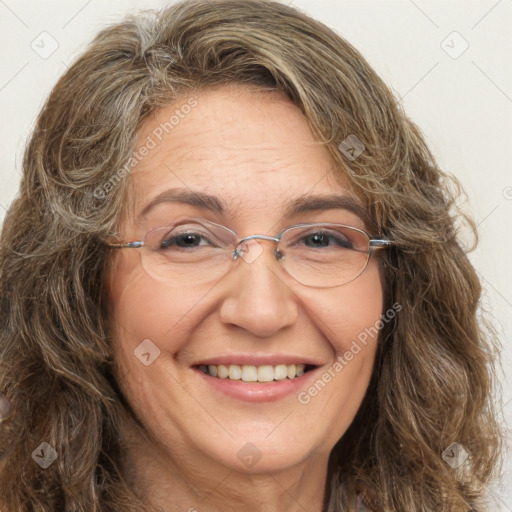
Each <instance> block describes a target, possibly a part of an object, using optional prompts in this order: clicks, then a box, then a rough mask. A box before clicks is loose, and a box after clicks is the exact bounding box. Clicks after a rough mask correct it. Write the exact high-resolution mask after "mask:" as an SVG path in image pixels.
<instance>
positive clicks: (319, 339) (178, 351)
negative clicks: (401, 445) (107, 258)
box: [109, 87, 383, 472]
mask: <svg viewBox="0 0 512 512" xmlns="http://www.w3.org/2000/svg"><path fill="white" fill-rule="evenodd" d="M187 100H189V98H186V97H185V98H183V100H182V101H178V102H176V104H174V105H173V106H172V107H169V108H167V109H165V110H162V111H160V112H159V113H158V114H157V115H156V116H155V117H153V118H151V119H150V120H148V121H147V122H146V124H145V126H144V128H143V130H142V131H141V133H140V138H139V149H140V148H142V147H143V146H145V147H146V148H147V151H145V150H142V151H139V153H138V155H139V156H140V155H141V154H142V153H144V156H142V157H141V159H140V162H139V163H138V164H137V166H136V167H135V169H134V170H133V171H132V173H131V175H130V177H129V179H130V180H132V185H133V187H132V188H133V190H134V191H135V197H134V198H132V201H133V204H132V205H131V207H130V209H131V210H133V211H132V212H131V213H130V214H127V216H126V217H125V218H124V219H123V222H122V225H121V229H120V234H121V238H122V239H123V240H126V241H128V240H141V239H143V238H144V235H145V234H146V232H147V231H148V230H151V229H154V228H157V227H159V226H166V225H168V224H169V223H170V222H171V221H172V219H174V218H176V217H182V216H190V217H196V218H197V217H199V218H202V219H207V220H210V221H214V222H216V223H219V224H222V225H225V226H227V227H229V228H231V229H232V230H234V231H236V233H237V234H238V235H239V237H245V236H248V235H252V234H265V235H271V236H273V235H275V234H277V233H278V232H280V231H281V230H282V229H284V228H285V227H287V226H290V225H294V224H298V223H303V222H334V223H341V224H348V225H350V226H354V227H356V228H360V229H366V226H365V224H364V222H363V220H362V218H361V217H359V216H358V215H356V213H354V212H353V211H351V210H349V209H346V208H341V207H336V205H332V204H331V205H327V204H324V205H323V207H322V205H319V204H317V205H316V207H315V208H312V209H308V208H304V209H303V211H297V212H295V213H293V211H292V213H290V211H291V210H290V209H289V207H290V205H292V203H293V202H294V201H295V200H297V199H299V198H300V199H302V200H309V199H312V198H315V197H319V196H327V195H329V196H330V195H333V194H335V195H339V196H348V197H350V198H352V199H353V200H355V201H356V202H357V198H356V197H355V195H354V194H352V193H351V192H350V191H349V189H348V188H347V186H346V185H343V181H342V180H341V179H340V178H339V177H338V178H336V175H335V171H334V167H335V163H334V160H333V159H332V157H331V156H330V155H329V153H328V151H327V149H325V148H322V147H321V146H320V145H319V144H317V143H316V142H315V139H314V137H313V135H312V133H311V131H310V130H309V128H308V125H307V122H306V119H305V117H304V116H303V114H302V113H301V111H300V110H299V108H297V107H296V106H295V105H294V104H293V103H292V102H291V101H290V100H288V99H287V98H286V97H285V96H284V95H281V94H277V93H249V92H247V91H244V90H242V89H240V88H233V87H231V88H215V89H209V90H206V91H203V92H201V93H200V94H198V95H197V97H196V100H197V101H196V100H190V101H187ZM187 104H188V105H191V108H188V107H184V108H183V105H187ZM173 115H174V116H175V118H174V119H173V120H172V121H170V122H169V120H170V119H171V117H172V116H173ZM176 120H178V121H176ZM166 122H167V125H166V124H165V123H166ZM163 123H164V124H163ZM166 131H167V132H168V133H166ZM148 137H149V138H148ZM160 139H161V140H160ZM191 192H197V193H203V194H209V195H210V196H215V198H217V202H218V203H220V204H221V205H222V206H223V211H222V212H221V211H217V210H216V209H215V208H214V207H213V206H214V205H213V204H212V203H213V201H209V202H207V203H206V202H203V203H201V202H199V203H197V202H196V203H195V204H194V202H193V201H188V199H186V198H183V197H184V196H183V194H190V193H191ZM179 193H182V197H181V198H180V199H176V195H177V194H179ZM161 194H164V195H166V196H167V197H166V198H165V197H163V198H162V197H161V200H160V201H157V203H156V204H154V205H153V207H151V208H150V209H149V210H148V209H146V211H145V213H144V214H143V215H141V213H142V211H143V210H145V208H146V206H147V205H148V204H149V203H150V202H152V201H153V200H154V199H155V198H156V197H158V196H160V195H161ZM171 196H174V199H173V198H172V197H171ZM207 206H208V207H207ZM327 206H328V207H327ZM372 234H374V233H372ZM254 248H255V250H256V252H253V253H252V254H253V256H254V258H247V259H243V258H241V259H239V260H237V261H236V262H235V264H234V266H233V267H232V269H231V270H230V272H229V273H228V274H226V275H225V276H224V277H223V278H221V279H217V280H216V281H214V282H208V283H207V284H204V283H197V282H195V280H194V275H193V274H190V278H189V276H188V275H186V274H183V275H179V276H178V275H176V276H174V277H175V280H173V279H172V277H173V276H169V277H170V279H168V280H166V281H165V280H162V279H156V278H155V277H154V276H153V275H152V274H150V273H149V272H147V270H145V268H144V267H143V266H142V264H141V254H140V253H141V251H142V250H143V249H122V250H119V251H115V253H114V256H113V258H114V261H113V262H114V264H113V266H112V271H111V274H110V276H109V290H110V299H111V310H112V318H113V320H114V321H113V325H114V333H113V344H114V347H113V348H114V358H115V360H116V362H117V368H116V378H117V379H118V381H119V384H120V387H121V389H122V391H123V393H124V395H125V397H126V398H127V400H128V401H129V403H130V405H131V407H132V409H133V410H134V412H135V413H136V415H137V416H138V418H139V419H140V421H141V422H142V423H143V424H144V426H145V427H146V429H147V430H148V431H149V432H150V434H151V435H152V437H153V438H154V439H155V440H156V441H157V442H158V444H159V450H160V451H159V453H160V454H165V455H166V456H169V457H170V460H174V461H175V462H176V460H184V459H183V458H181V459H180V457H183V455H184V454H186V460H187V461H189V462H190V463H191V464H194V463H196V462H197V461H198V460H199V461H203V462H202V463H204V464H206V463H207V461H209V462H211V463H215V464H221V465H222V466H225V467H228V468H231V469H232V470H238V471H246V472H260V471H261V472H267V471H275V470H278V469H283V468H287V467H292V466H296V465H298V464H301V463H303V462H305V461H307V460H315V459H316V460H317V461H318V460H321V461H326V460H327V457H328V455H329V452H330V451H331V449H332V448H333V446H334V444H335V443H336V442H337V441H338V439H339V438H340V437H341V436H342V435H343V433H344V432H345V431H346V429H347V428H348V426H349V425H350V423H351V422H352V420H353V418H354V416H355V414H356V412H357V410H358V408H359V406H360V404H361V401H362V399H363V396H364V394H365V391H366V389H367V386H368V383H369V379H370V375H371V372H372V367H373V362H374V356H375V351H376V341H377V339H376V336H368V335H367V336H366V337H365V342H361V341H358V340H361V333H363V332H364V331H365V329H368V328H370V327H373V326H374V325H375V324H376V322H378V320H379V318H380V315H381V313H382V308H383V292H382V285H381V279H380V274H379V264H378V261H377V259H376V258H374V257H372V258H371V259H370V262H369V264H368V267H367V268H366V270H365V271H364V272H363V274H362V275H360V276H359V277H358V278H357V279H356V280H354V281H352V282H350V283H348V284H345V285H343V286H339V287H334V288H312V287H306V286H304V285H302V284H299V283H298V282H296V281H294V280H293V279H292V278H291V277H289V276H288V275H287V274H286V273H285V272H284V270H283V269H282V268H281V266H280V263H279V262H278V261H277V260H276V259H275V256H274V248H275V246H274V243H273V242H270V241H262V240H260V241H259V242H258V246H254ZM260 252H261V253H260ZM184 272H186V271H185V270H184ZM372 332H374V330H373V331H372ZM358 336H359V338H358ZM354 342H356V343H355V344H354ZM336 363H337V364H336ZM283 364H284V365H292V364H295V365H300V364H303V365H311V366H314V369H312V370H310V371H308V372H306V373H305V374H304V375H302V376H297V377H295V378H294V379H289V378H288V377H286V379H284V380H273V381H271V382H245V381H243V380H231V379H230V378H229V377H228V378H226V379H221V378H219V377H218V376H217V377H215V376H213V375H207V374H205V373H204V372H203V371H202V370H201V368H200V366H201V365H206V366H207V365H213V366H218V365H224V366H226V367H227V369H228V371H229V372H230V375H231V376H232V377H236V373H237V368H236V366H237V365H238V366H240V367H242V366H247V367H249V369H245V371H246V372H247V373H246V376H247V375H251V374H254V371H258V370H260V372H261V375H263V377H262V378H263V379H265V378H266V377H265V375H266V376H267V378H272V375H274V379H277V378H278V377H279V378H281V377H282V375H281V376H280V372H281V371H283V367H282V366H281V368H280V369H277V368H275V367H276V366H280V365H283ZM231 365H232V366H233V367H232V368H231V369H230V366H231ZM262 366H272V367H273V368H272V369H271V370H269V368H266V369H263V370H261V369H260V368H259V367H262ZM250 367H256V370H254V369H253V368H250ZM272 370H274V373H273V374H272ZM299 370H300V367H299ZM212 371H213V372H215V369H213V370H212ZM218 371H221V370H218ZM286 371H290V372H291V371H292V370H291V368H288V366H287V367H286ZM299 373H300V371H299ZM268 375H270V377H268ZM248 378H249V377H248ZM175 459H176V460H175ZM177 463H178V462H177Z"/></svg>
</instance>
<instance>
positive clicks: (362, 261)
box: [108, 217, 391, 288]
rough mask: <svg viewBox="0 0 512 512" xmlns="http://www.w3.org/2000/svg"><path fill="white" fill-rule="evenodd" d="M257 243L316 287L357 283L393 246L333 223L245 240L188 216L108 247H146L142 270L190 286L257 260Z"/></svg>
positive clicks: (294, 274) (259, 250) (298, 277)
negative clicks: (374, 258)
mask: <svg viewBox="0 0 512 512" xmlns="http://www.w3.org/2000/svg"><path fill="white" fill-rule="evenodd" d="M256 240H268V241H271V242H275V243H276V247H275V250H274V255H275V257H276V259H277V261H278V262H279V263H280V265H281V266H282V267H283V269H284V270H285V271H286V273H287V274H288V275H290V276H291V277H292V278H294V279H295V280H296V281H298V282H299V283H301V284H303V285H305V286H310V287H315V288H331V287H335V286H341V285H344V284H347V283H349V282H351V281H353V280H354V279H356V278H357V277H359V276H360V275H361V274H362V273H363V272H364V270H365V268H366V267H367V265H368V261H369V260H370V256H371V254H372V253H373V251H374V250H377V249H383V248H386V247H388V246H389V245H390V244H391V242H390V241H389V240H387V239H385V238H371V237H370V235H369V234H368V233H366V232H365V231H363V230H361V229H358V228H354V227H351V226H345V225H343V224H333V223H306V224H297V225H294V226H290V227H287V228H286V229H284V230H283V231H281V232H280V233H279V234H277V235H276V236H266V235H251V236H246V237H244V238H239V237H238V235H237V234H236V233H235V232H234V231H233V230H231V229H229V228H227V227H225V226H222V225H220V224H216V223H215V222H210V221H208V220H205V219H198V218H190V217H188V218H182V219H179V220H176V221H175V222H174V223H173V224H171V225H169V226H165V227H160V228H156V229H153V230H151V231H149V232H148V233H147V234H146V236H145V237H144V240H139V241H133V242H127V243H124V242H122V243H109V244H108V245H109V246H111V247H113V248H117V249H125V248H126V249H141V262H142V266H143V268H144V269H145V271H146V272H147V273H148V274H149V275H150V276H151V277H153V278H154V279H157V280H158V281H161V282H172V283H174V284H178V285H183V286H187V285H193V284H205V283H208V282H212V281H214V280H217V279H220V278H222V277H224V276H225V275H226V274H227V273H228V272H229V270H230V269H231V268H232V267H233V266H234V264H235V262H236V261H237V260H239V259H243V260H245V262H246V263H252V262H254V261H255V260H256V259H257V258H258V257H259V256H260V254H261V253H262V252H263V248H262V246H261V245H260V244H259V243H258V242H257V241H256Z"/></svg>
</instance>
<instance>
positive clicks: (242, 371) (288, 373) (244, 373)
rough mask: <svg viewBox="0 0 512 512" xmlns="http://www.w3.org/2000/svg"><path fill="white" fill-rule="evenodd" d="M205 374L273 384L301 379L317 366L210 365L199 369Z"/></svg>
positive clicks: (218, 377) (220, 377) (201, 366)
mask: <svg viewBox="0 0 512 512" xmlns="http://www.w3.org/2000/svg"><path fill="white" fill-rule="evenodd" d="M198 368H199V369H200V370H201V371H202V372H203V373H205V374H206V375H209V376H210V377H216V378H217V379H229V380H241V381H243V382H273V381H282V380H286V379H288V380H293V379H296V378H298V377H301V376H302V375H304V374H305V373H307V372H308V371H310V370H313V369H314V368H315V366H312V365H305V364H278V365H275V366H272V365H262V366H254V365H238V364H230V365H223V364H218V365H217V364H210V365H203V364H202V365H200V366H199V367H198Z"/></svg>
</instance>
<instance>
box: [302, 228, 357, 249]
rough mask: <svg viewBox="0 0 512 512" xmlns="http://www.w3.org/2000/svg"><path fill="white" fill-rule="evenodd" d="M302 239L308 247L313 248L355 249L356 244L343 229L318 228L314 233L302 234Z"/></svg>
mask: <svg viewBox="0 0 512 512" xmlns="http://www.w3.org/2000/svg"><path fill="white" fill-rule="evenodd" d="M302 240H304V243H305V245H306V246H307V247H313V248H324V247H332V248H344V249H353V248H354V244H353V243H352V240H351V239H350V237H348V236H346V235H345V234H344V233H342V232H341V231H334V230H323V229H322V230H317V231H315V232H313V233H308V234H306V235H303V236H302Z"/></svg>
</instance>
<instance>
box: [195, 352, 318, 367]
mask: <svg viewBox="0 0 512 512" xmlns="http://www.w3.org/2000/svg"><path fill="white" fill-rule="evenodd" d="M219 364H223V365H225V366H229V365H231V364H238V365H240V366H243V365H253V366H263V365H271V366H277V365H278V364H305V365H311V366H321V365H322V364H323V363H322V362H320V361H318V360H316V359H314V358H312V357H311V356H297V355H290V354H229V355H225V356H215V357H208V358H205V359H201V360H199V361H197V362H195V363H194V364H193V365H192V366H201V365H205V366H208V365H219Z"/></svg>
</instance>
